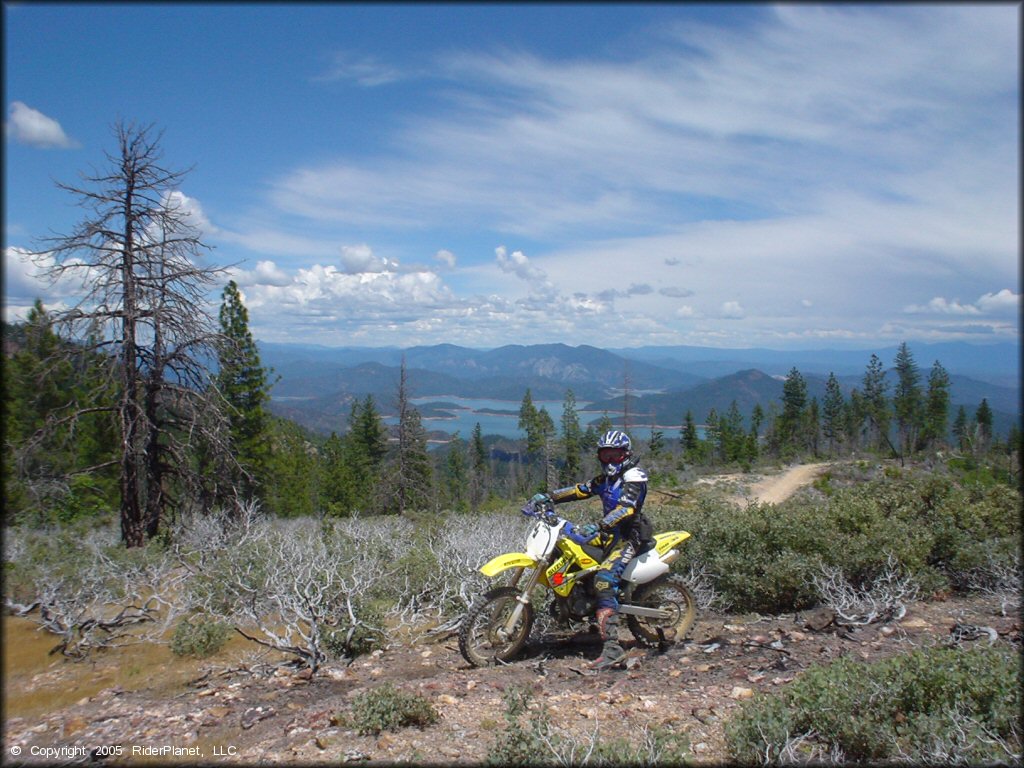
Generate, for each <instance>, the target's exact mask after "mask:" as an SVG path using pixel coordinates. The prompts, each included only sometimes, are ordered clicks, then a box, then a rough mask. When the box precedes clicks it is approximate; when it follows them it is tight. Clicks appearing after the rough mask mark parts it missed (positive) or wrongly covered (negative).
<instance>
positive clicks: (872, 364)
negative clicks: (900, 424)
mask: <svg viewBox="0 0 1024 768" xmlns="http://www.w3.org/2000/svg"><path fill="white" fill-rule="evenodd" d="M863 385H864V393H863V397H864V401H863V405H864V416H865V418H866V420H867V422H868V423H867V433H868V435H869V438H870V444H869V447H872V448H882V447H883V445H885V444H888V443H889V423H890V417H889V401H888V397H887V395H888V390H889V385H888V383H887V382H886V381H885V369H884V368H883V367H882V361H881V360H879V359H878V355H871V360H870V361H869V362H868V367H867V370H866V371H865V373H864V381H863Z"/></svg>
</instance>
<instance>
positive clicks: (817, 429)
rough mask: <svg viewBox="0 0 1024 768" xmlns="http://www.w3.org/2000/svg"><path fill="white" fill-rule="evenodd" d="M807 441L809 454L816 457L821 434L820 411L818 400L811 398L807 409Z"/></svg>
mask: <svg viewBox="0 0 1024 768" xmlns="http://www.w3.org/2000/svg"><path fill="white" fill-rule="evenodd" d="M806 429H807V440H808V442H809V447H810V449H811V453H812V454H814V455H815V456H818V455H819V453H818V437H819V435H820V434H821V409H820V408H819V407H818V398H816V397H812V398H811V404H810V405H809V406H808V407H807V426H806Z"/></svg>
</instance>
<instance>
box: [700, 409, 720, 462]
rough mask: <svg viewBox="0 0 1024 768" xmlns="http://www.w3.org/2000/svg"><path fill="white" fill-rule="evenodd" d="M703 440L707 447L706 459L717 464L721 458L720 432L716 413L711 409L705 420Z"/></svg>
mask: <svg viewBox="0 0 1024 768" xmlns="http://www.w3.org/2000/svg"><path fill="white" fill-rule="evenodd" d="M704 440H705V442H706V443H707V445H708V458H709V459H710V460H711V463H712V464H717V463H718V461H720V459H721V456H722V432H721V427H720V426H719V423H718V411H716V410H715V409H714V408H712V409H711V410H710V411H708V417H707V419H706V420H705V427H704Z"/></svg>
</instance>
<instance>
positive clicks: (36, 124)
mask: <svg viewBox="0 0 1024 768" xmlns="http://www.w3.org/2000/svg"><path fill="white" fill-rule="evenodd" d="M5 128H6V131H7V135H8V136H9V137H11V138H12V139H14V140H15V141H17V142H18V143H19V144H28V145H29V146H32V147H40V148H43V149H73V148H75V147H77V146H78V143H77V142H75V141H73V140H72V139H71V138H69V137H68V136H67V134H65V133H64V129H63V128H61V126H60V123H59V122H57V121H56V120H54V119H53V118H52V117H47V116H46V115H44V114H43V113H42V112H40V111H39V110H36V109H33V108H32V107H30V106H28V105H27V104H25V103H23V102H21V101H12V102H11V103H10V105H9V106H8V108H7V123H6V126H5Z"/></svg>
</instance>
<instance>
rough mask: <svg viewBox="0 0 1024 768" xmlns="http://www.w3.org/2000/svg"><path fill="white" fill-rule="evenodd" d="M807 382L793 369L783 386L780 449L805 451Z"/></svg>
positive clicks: (779, 425) (778, 423)
mask: <svg viewBox="0 0 1024 768" xmlns="http://www.w3.org/2000/svg"><path fill="white" fill-rule="evenodd" d="M806 407H807V382H806V381H805V380H804V377H803V375H802V374H801V373H800V371H798V370H797V369H796V368H792V369H791V370H790V372H789V375H788V376H786V381H785V382H784V383H783V385H782V415H781V416H780V417H779V420H778V422H777V429H778V432H779V435H778V441H779V448H780V450H782V451H786V450H787V449H788V448H793V449H796V450H798V451H799V450H803V449H804V448H805V447H806V441H805V434H806V429H805V419H806V417H805V411H804V409H805V408H806Z"/></svg>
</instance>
